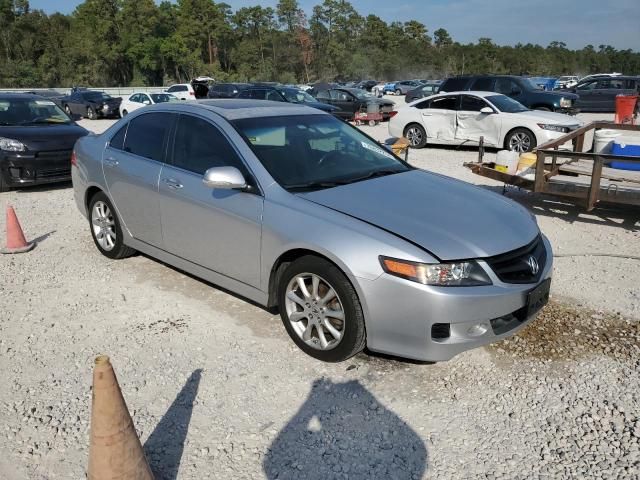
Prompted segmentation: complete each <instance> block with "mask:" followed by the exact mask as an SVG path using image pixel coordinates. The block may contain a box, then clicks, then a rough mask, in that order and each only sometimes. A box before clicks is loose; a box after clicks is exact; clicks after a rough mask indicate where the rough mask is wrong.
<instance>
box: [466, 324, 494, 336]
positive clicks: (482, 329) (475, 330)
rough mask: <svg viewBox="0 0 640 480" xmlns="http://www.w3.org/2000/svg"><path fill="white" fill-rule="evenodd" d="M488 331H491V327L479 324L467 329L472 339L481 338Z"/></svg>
mask: <svg viewBox="0 0 640 480" xmlns="http://www.w3.org/2000/svg"><path fill="white" fill-rule="evenodd" d="M487 330H489V325H487V324H486V323H477V324H476V325H472V326H470V327H469V328H468V329H467V335H469V336H470V337H479V336H480V335H484V334H485V333H487Z"/></svg>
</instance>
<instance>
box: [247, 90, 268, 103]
mask: <svg viewBox="0 0 640 480" xmlns="http://www.w3.org/2000/svg"><path fill="white" fill-rule="evenodd" d="M266 97H267V91H266V90H264V89H262V88H261V89H258V90H252V91H251V98H254V99H256V100H265V99H266Z"/></svg>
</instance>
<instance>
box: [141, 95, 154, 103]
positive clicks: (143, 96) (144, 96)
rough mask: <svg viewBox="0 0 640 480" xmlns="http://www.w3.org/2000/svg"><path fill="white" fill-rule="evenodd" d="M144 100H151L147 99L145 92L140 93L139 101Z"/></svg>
mask: <svg viewBox="0 0 640 480" xmlns="http://www.w3.org/2000/svg"><path fill="white" fill-rule="evenodd" d="M145 100H146V101H147V102H151V100H150V99H149V97H148V96H147V95H145V94H140V101H141V102H144V101H145Z"/></svg>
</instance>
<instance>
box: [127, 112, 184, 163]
mask: <svg viewBox="0 0 640 480" xmlns="http://www.w3.org/2000/svg"><path fill="white" fill-rule="evenodd" d="M172 120H173V115H172V114H170V113H161V112H153V113H146V114H144V115H140V116H138V117H136V118H134V119H133V120H131V121H130V122H129V128H128V129H127V137H126V139H125V142H124V151H125V152H128V153H132V154H134V155H138V156H140V157H144V158H148V159H150V160H156V161H158V162H162V161H164V151H165V146H166V141H167V137H168V135H169V129H170V128H171V124H172ZM118 133H119V132H118Z"/></svg>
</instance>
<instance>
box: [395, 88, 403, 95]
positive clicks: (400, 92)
mask: <svg viewBox="0 0 640 480" xmlns="http://www.w3.org/2000/svg"><path fill="white" fill-rule="evenodd" d="M396 95H397V96H400V95H402V90H400V89H399V88H396Z"/></svg>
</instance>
